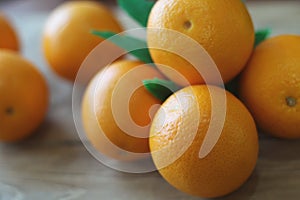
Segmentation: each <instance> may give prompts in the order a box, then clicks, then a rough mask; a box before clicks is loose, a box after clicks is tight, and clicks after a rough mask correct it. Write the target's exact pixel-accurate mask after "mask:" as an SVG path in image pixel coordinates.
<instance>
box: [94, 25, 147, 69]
mask: <svg viewBox="0 0 300 200" xmlns="http://www.w3.org/2000/svg"><path fill="white" fill-rule="evenodd" d="M92 33H93V34H94V35H97V36H99V37H102V38H104V39H108V40H109V41H111V42H112V43H114V44H115V45H117V46H119V47H121V48H122V49H124V50H126V51H128V53H130V54H131V55H133V56H134V57H136V58H137V59H139V60H140V61H143V62H145V63H153V61H152V58H151V56H150V53H149V49H148V46H147V43H146V42H145V41H143V40H140V39H137V38H134V37H131V36H126V35H121V34H116V33H113V32H109V31H96V30H93V31H92Z"/></svg>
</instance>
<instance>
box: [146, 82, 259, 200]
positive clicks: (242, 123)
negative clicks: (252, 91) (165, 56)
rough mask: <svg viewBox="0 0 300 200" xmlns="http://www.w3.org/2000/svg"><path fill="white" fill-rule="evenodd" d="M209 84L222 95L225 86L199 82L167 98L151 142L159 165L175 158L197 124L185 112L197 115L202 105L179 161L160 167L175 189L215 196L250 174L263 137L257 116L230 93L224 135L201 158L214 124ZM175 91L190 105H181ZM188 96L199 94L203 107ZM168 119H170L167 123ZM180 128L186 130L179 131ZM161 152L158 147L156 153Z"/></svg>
mask: <svg viewBox="0 0 300 200" xmlns="http://www.w3.org/2000/svg"><path fill="white" fill-rule="evenodd" d="M207 87H210V88H211V89H212V90H213V91H214V93H215V94H217V97H218V96H219V95H222V94H221V93H220V91H221V90H222V89H221V88H218V87H213V86H205V85H200V86H191V87H186V88H184V89H182V90H180V91H179V92H177V93H175V95H172V96H171V97H170V98H169V99H167V100H166V101H165V102H164V103H163V104H162V107H161V108H160V109H159V110H158V112H157V113H156V115H155V118H154V120H153V123H152V126H151V130H150V139H149V141H150V149H151V152H152V157H153V161H154V163H155V165H156V166H160V164H161V163H162V162H165V161H166V160H167V162H169V161H168V160H170V159H173V158H172V155H176V151H179V150H180V149H179V148H178V147H180V146H181V147H182V146H183V145H186V144H182V141H184V140H185V138H186V137H188V135H189V134H191V130H190V128H189V127H190V126H191V124H188V123H192V122H193V120H194V119H192V118H191V119H187V120H186V121H187V124H183V123H182V122H183V121H182V119H183V117H187V118H188V117H189V116H192V115H191V113H194V112H197V111H198V110H199V111H200V123H199V126H198V131H197V133H196V136H195V138H194V140H192V143H191V145H190V146H189V147H188V149H187V150H186V151H185V152H184V153H183V154H182V155H181V156H180V157H179V158H178V159H176V160H175V162H173V163H170V164H169V165H168V166H166V167H163V168H161V169H158V170H159V173H160V174H161V175H162V176H163V177H164V179H165V180H166V181H167V182H169V183H170V184H171V185H172V186H174V187H175V188H177V189H179V190H181V191H183V192H186V193H188V194H190V195H195V196H199V197H208V198H212V197H220V196H224V195H226V194H229V193H231V192H233V191H234V190H236V189H237V188H239V187H240V186H241V185H242V184H243V183H244V182H245V181H246V180H247V179H248V177H249V176H250V175H251V173H252V171H253V169H254V167H255V164H256V161H257V156H258V136H257V131H256V127H255V123H254V120H253V119H252V117H251V115H250V113H249V112H248V110H247V109H246V107H245V106H244V105H243V104H242V103H241V102H240V101H239V100H238V99H237V98H235V97H234V96H233V95H232V94H230V93H228V92H226V96H227V97H226V99H227V113H226V118H225V124H224V128H223V130H222V133H221V136H220V138H219V140H218V141H217V143H216V145H215V146H214V148H213V150H212V151H211V152H210V153H209V154H208V155H207V156H206V157H204V158H203V159H200V158H199V151H200V147H201V145H202V143H203V140H204V137H205V135H206V131H207V129H208V125H209V123H210V113H211V102H210V101H211V100H210V94H209V91H208V89H207ZM176 96H178V98H179V97H180V98H181V99H179V100H180V101H182V102H185V104H184V105H180V104H179V102H178V100H177V99H176ZM182 97H183V98H182ZM189 98H196V100H197V101H196V102H198V106H199V107H197V103H191V102H192V101H190V100H189ZM188 102H190V103H188ZM180 106H184V107H185V108H186V112H187V113H188V114H187V115H186V116H183V115H181V114H180V113H181V111H180V110H179V109H176V108H178V107H180ZM174 108H175V109H174ZM217 116H219V115H217ZM164 119H166V123H162V121H165V120H164ZM215 120H220V119H215ZM180 129H183V130H184V131H183V132H181V133H179V132H178V130H180ZM177 134H179V135H177ZM175 136H176V137H177V139H175ZM168 145H170V146H168ZM163 148H166V149H165V150H166V151H165V152H166V153H164V152H161V151H159V150H162V149H163ZM156 151H159V152H157V153H154V152H156Z"/></svg>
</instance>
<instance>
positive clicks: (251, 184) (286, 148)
mask: <svg viewBox="0 0 300 200" xmlns="http://www.w3.org/2000/svg"><path fill="white" fill-rule="evenodd" d="M26 2H27V1H17V2H11V1H8V2H1V3H0V6H1V10H4V11H5V12H6V13H7V14H8V15H9V16H10V17H11V19H12V20H13V22H14V23H15V26H16V28H17V29H18V31H19V33H20V37H21V39H22V45H23V52H22V53H23V55H24V56H25V57H26V58H28V59H30V60H31V61H32V62H34V63H35V64H36V65H37V66H39V67H40V69H41V70H42V72H43V73H44V74H45V76H46V77H47V80H48V83H49V85H50V88H51V105H50V109H49V113H48V115H47V118H46V120H45V122H44V123H43V124H42V126H41V127H40V128H39V130H38V131H37V133H36V134H35V135H34V136H33V137H31V138H29V139H28V140H26V141H24V142H21V143H19V144H14V145H8V144H0V199H1V200H2V199H3V200H10V199H12V200H23V199H28V200H40V199H43V200H52V199H53V200H56V199H57V200H74V199H88V200H93V199H103V200H106V199H111V200H113V199H125V200H127V199H128V200H129V199H130V200H135V199H136V200H139V199H144V200H150V199H199V198H195V197H191V196H188V195H186V194H184V193H181V192H179V191H177V190H176V189H174V188H172V187H171V186H170V185H169V184H168V183H166V182H165V181H164V180H163V179H162V178H161V177H160V175H159V174H158V173H157V172H153V173H148V174H126V173H121V172H117V171H114V170H112V169H110V168H108V167H105V166H104V165H102V164H100V163H99V162H98V161H96V160H95V159H94V158H93V157H92V156H91V155H90V154H89V153H88V152H87V150H86V149H85V147H84V146H83V145H82V143H81V141H80V139H79V137H78V135H77V132H76V129H75V126H74V121H73V118H72V109H71V95H72V85H71V84H70V83H68V82H66V81H63V80H61V79H59V78H58V77H56V76H55V75H54V74H53V73H52V72H51V71H50V70H49V69H48V67H47V64H46V62H45V60H44V59H43V55H42V52H41V47H40V41H41V31H42V28H43V23H44V21H45V19H46V17H47V15H48V13H49V10H50V9H51V8H52V7H54V6H55V5H57V4H58V3H59V0H55V1H48V3H47V4H49V5H47V6H41V9H34V6H32V4H30V3H26ZM28 2H34V4H38V3H39V1H34V0H29V1H28ZM45 2H46V1H45ZM248 6H249V9H250V12H251V13H252V15H253V20H254V22H255V25H256V27H258V28H261V27H270V28H272V29H273V35H277V34H283V33H296V34H300V24H299V22H300V2H299V1H276V2H272V1H266V2H255V3H248ZM114 10H115V12H116V14H117V15H118V16H120V19H122V22H123V23H124V25H125V26H126V27H128V28H132V27H137V25H136V24H135V23H133V22H132V21H130V19H129V18H128V17H127V16H126V15H125V14H124V13H122V12H120V11H119V10H117V9H114ZM0 98H1V97H0ZM299 126H300V123H299ZM221 199H228V200H232V199H233V200H235V199H236V200H240V199H241V200H243V199H246V200H250V199H253V200H254V199H255V200H256V199H257V200H277V199H278V200H281V199H289V200H294V199H295V200H296V199H300V141H299V140H295V141H287V140H279V139H275V138H270V137H268V136H266V135H263V134H261V136H260V154H259V160H258V163H257V167H256V169H255V171H254V173H253V175H252V176H251V178H250V179H249V180H248V181H247V183H246V184H245V185H244V186H243V187H242V188H241V189H239V190H238V191H236V192H234V193H233V194H231V195H229V196H227V197H224V198H221Z"/></svg>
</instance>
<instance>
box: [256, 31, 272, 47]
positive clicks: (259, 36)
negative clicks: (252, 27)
mask: <svg viewBox="0 0 300 200" xmlns="http://www.w3.org/2000/svg"><path fill="white" fill-rule="evenodd" d="M271 32H272V31H271V29H269V28H265V29H260V30H257V31H256V32H255V44H254V46H257V45H259V44H260V43H261V42H263V41H264V40H265V39H267V38H268V37H269V36H270V34H271Z"/></svg>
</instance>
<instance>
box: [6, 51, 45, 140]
mask: <svg viewBox="0 0 300 200" xmlns="http://www.w3.org/2000/svg"><path fill="white" fill-rule="evenodd" d="M0 97H1V98H0V141H5V142H14V141H18V140H21V139H23V138H25V137H27V136H29V135H31V134H32V133H33V131H34V130H35V129H36V128H37V127H38V126H39V125H40V123H41V122H42V120H43V119H44V116H45V114H46V110H47V106H48V88H47V85H46V82H45V79H44V77H43V76H42V74H41V73H40V72H39V71H38V70H37V69H36V68H35V67H34V66H33V65H32V64H31V63H29V62H28V61H26V60H25V59H24V58H22V57H21V56H19V55H18V54H17V53H15V52H12V51H8V50H1V51H0Z"/></svg>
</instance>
